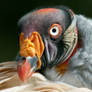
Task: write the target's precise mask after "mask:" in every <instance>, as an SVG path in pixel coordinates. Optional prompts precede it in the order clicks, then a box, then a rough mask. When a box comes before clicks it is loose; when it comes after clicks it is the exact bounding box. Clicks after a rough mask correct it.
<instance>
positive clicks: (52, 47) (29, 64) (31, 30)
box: [17, 7, 78, 81]
mask: <svg viewBox="0 0 92 92" xmlns="http://www.w3.org/2000/svg"><path fill="white" fill-rule="evenodd" d="M18 28H19V47H20V51H19V57H18V58H17V60H18V67H17V69H18V74H19V77H20V79H21V80H22V81H25V80H27V79H28V78H30V77H31V76H32V74H33V73H34V72H36V71H39V70H41V71H44V70H45V69H46V67H49V68H50V67H57V66H58V65H60V64H62V63H64V62H66V61H67V60H68V59H69V58H70V57H71V55H72V54H73V53H74V51H75V48H76V46H77V38H78V33H77V27H76V17H75V15H74V13H73V12H72V11H71V10H70V9H69V8H64V7H61V8H60V7H56V8H54V7H51V8H41V9H36V10H34V11H32V12H29V13H28V14H26V15H25V16H23V17H22V18H21V19H20V20H19V23H18Z"/></svg>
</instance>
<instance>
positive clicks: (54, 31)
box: [50, 27, 59, 36]
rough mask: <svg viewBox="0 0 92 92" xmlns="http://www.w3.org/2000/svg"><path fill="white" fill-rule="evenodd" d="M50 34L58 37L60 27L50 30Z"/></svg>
mask: <svg viewBox="0 0 92 92" xmlns="http://www.w3.org/2000/svg"><path fill="white" fill-rule="evenodd" d="M50 34H51V35H53V36H56V35H58V34H59V29H58V27H53V28H51V29H50Z"/></svg>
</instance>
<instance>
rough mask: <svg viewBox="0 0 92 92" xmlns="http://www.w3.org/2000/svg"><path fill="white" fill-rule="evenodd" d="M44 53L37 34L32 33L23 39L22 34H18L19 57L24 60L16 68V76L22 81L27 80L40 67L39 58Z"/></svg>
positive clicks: (41, 42)
mask: <svg viewBox="0 0 92 92" xmlns="http://www.w3.org/2000/svg"><path fill="white" fill-rule="evenodd" d="M43 51H44V44H43V41H42V39H41V36H40V34H39V33H38V32H33V33H32V34H31V36H30V37H27V38H26V39H24V33H21V34H20V55H21V56H23V57H24V58H25V60H24V61H20V62H19V64H18V67H17V70H18V75H19V77H20V79H21V80H22V81H26V80H27V79H29V78H30V77H31V76H32V74H33V72H35V71H36V70H37V69H40V67H41V60H40V57H41V56H42V54H43Z"/></svg>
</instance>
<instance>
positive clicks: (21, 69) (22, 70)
mask: <svg viewBox="0 0 92 92" xmlns="http://www.w3.org/2000/svg"><path fill="white" fill-rule="evenodd" d="M17 71H18V75H19V78H20V80H21V81H23V82H25V81H26V80H28V79H29V78H30V77H31V76H32V74H33V72H32V71H31V65H30V63H29V62H26V61H24V62H21V63H20V64H19V65H18V66H17Z"/></svg>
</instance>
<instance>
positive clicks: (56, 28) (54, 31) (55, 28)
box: [49, 24, 62, 39]
mask: <svg viewBox="0 0 92 92" xmlns="http://www.w3.org/2000/svg"><path fill="white" fill-rule="evenodd" d="M61 33H62V26H61V25H59V24H52V25H51V27H50V28H49V35H50V37H51V38H54V39H57V38H59V37H60V35H61Z"/></svg>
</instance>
